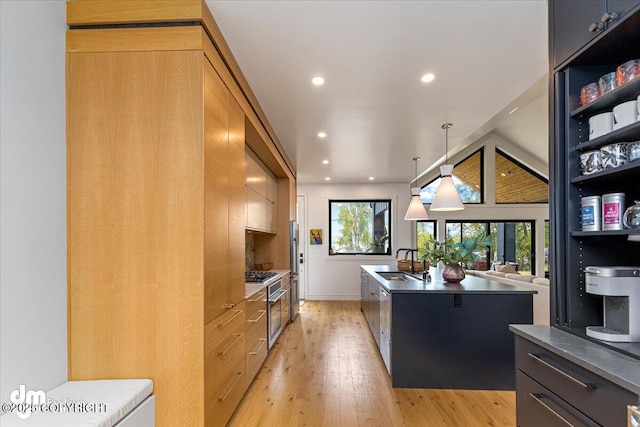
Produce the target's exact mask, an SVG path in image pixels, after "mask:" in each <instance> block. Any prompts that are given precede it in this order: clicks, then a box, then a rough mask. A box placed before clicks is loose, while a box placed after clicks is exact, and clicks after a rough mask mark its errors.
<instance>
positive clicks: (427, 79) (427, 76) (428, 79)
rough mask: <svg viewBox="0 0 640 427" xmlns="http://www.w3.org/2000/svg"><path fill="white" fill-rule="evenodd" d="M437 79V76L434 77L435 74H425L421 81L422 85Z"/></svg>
mask: <svg viewBox="0 0 640 427" xmlns="http://www.w3.org/2000/svg"><path fill="white" fill-rule="evenodd" d="M435 78H436V76H434V75H433V74H431V73H429V74H425V75H424V76H422V77H421V78H420V81H421V82H422V83H429V82H432V81H433V79H435Z"/></svg>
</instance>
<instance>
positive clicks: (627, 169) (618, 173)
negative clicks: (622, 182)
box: [571, 160, 640, 185]
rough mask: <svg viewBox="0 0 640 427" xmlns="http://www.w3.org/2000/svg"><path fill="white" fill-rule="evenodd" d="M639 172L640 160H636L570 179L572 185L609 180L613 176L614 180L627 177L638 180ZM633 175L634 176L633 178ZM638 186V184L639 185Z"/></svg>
mask: <svg viewBox="0 0 640 427" xmlns="http://www.w3.org/2000/svg"><path fill="white" fill-rule="evenodd" d="M638 170H640V160H636V161H634V162H631V163H627V164H626V165H622V166H618V167H617V168H612V169H607V170H603V171H601V172H596V173H592V174H591V175H581V176H576V177H573V178H571V183H572V184H578V183H581V182H588V181H595V180H604V179H609V178H612V177H614V176H615V178H616V179H618V178H619V179H624V177H625V176H627V175H628V177H629V178H634V179H638V176H637V173H638ZM634 175H635V176H634ZM639 185H640V183H639Z"/></svg>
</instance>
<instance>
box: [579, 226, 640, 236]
mask: <svg viewBox="0 0 640 427" xmlns="http://www.w3.org/2000/svg"><path fill="white" fill-rule="evenodd" d="M632 234H633V235H638V236H640V229H633V228H625V229H623V230H601V231H572V232H571V236H572V237H596V236H629V235H632Z"/></svg>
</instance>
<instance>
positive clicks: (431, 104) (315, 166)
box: [207, 0, 548, 183]
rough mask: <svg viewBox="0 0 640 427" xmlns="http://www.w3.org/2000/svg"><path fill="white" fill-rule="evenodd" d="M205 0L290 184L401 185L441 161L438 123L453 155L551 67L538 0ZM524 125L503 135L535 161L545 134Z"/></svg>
mask: <svg viewBox="0 0 640 427" xmlns="http://www.w3.org/2000/svg"><path fill="white" fill-rule="evenodd" d="M207 4H208V5H209V7H210V9H211V11H212V13H213V16H214V18H215V19H216V22H217V23H218V25H219V26H220V28H221V30H222V32H223V34H224V37H225V39H226V40H227V42H228V44H229V46H230V48H231V50H232V52H233V54H234V56H235V58H236V60H237V61H238V63H239V65H240V68H241V69H242V71H243V73H244V75H245V77H246V79H247V81H248V82H249V84H250V85H251V88H252V89H253V91H254V93H255V95H256V97H257V98H258V101H259V102H260V105H261V106H262V108H263V110H264V111H265V113H266V115H267V118H268V120H269V122H270V123H271V125H272V127H273V128H274V129H275V131H276V134H277V136H278V138H279V139H280V142H281V143H282V145H283V146H284V148H285V150H286V151H287V153H288V155H289V157H290V158H291V160H292V161H293V163H294V164H295V165H296V168H297V177H298V183H318V182H325V180H324V178H325V177H326V176H330V177H331V182H332V183H357V182H369V181H368V177H369V176H374V177H375V182H407V183H408V182H409V181H411V180H412V179H413V178H414V164H413V162H412V160H411V158H412V157H413V156H415V155H418V156H420V157H421V158H422V160H421V161H420V162H419V170H420V171H422V170H425V169H428V168H429V167H430V166H431V165H432V164H433V163H434V162H437V161H438V160H439V159H440V158H441V157H442V156H443V155H444V151H445V150H444V145H445V134H444V131H443V130H442V129H441V128H440V126H441V125H442V123H444V122H452V123H453V125H454V126H453V128H452V129H451V130H450V131H449V149H450V151H455V149H456V147H460V146H462V145H468V143H469V138H471V137H473V135H474V134H475V135H477V133H478V130H479V129H481V128H483V126H485V124H486V123H487V122H489V121H490V120H491V119H492V118H493V117H494V116H495V115H496V114H498V113H500V112H501V111H502V110H503V109H504V108H505V107H507V106H509V105H513V104H512V103H513V102H514V100H516V99H517V98H518V97H519V96H520V95H521V94H522V93H523V92H525V91H526V90H527V89H528V88H529V87H531V86H532V85H533V84H534V83H535V82H536V81H538V80H540V79H541V78H542V77H543V76H544V75H545V73H546V72H547V67H548V65H547V2H546V1H545V0H532V1H527V0H508V1H507V0H496V1H483V0H467V1H455V0H447V1H435V0H431V1H326V0H325V1H246V0H245V1H214V0H207ZM428 72H431V73H434V74H435V76H436V78H435V80H434V81H433V82H431V83H421V82H420V77H421V76H422V75H423V74H425V73H428ZM316 75H321V76H323V77H324V78H325V79H326V83H325V85H324V86H322V87H316V86H313V85H312V84H311V78H312V77H313V76H316ZM529 110H531V109H529ZM534 110H535V109H534ZM503 114H504V112H503ZM536 120H537V119H536ZM543 120H545V121H546V120H547V118H546V115H545V116H544V118H543ZM520 122H521V124H523V123H529V124H530V123H531V122H533V120H532V119H529V120H528V121H527V119H526V118H525V119H522V120H521V121H520ZM485 127H486V126H485ZM528 128H529V129H528V130H527V129H524V128H522V129H521V130H519V129H520V128H519V126H511V127H510V128H509V130H507V131H505V132H507V133H509V132H510V133H509V134H507V135H504V134H503V135H502V136H505V137H507V138H508V139H512V138H516V139H517V141H514V142H516V143H518V144H521V145H522V147H523V148H524V149H525V150H527V151H529V152H532V153H533V155H534V156H539V154H538V153H541V152H543V151H544V152H546V145H547V139H546V130H545V134H544V135H543V136H542V139H541V135H540V129H539V126H536V125H531V126H528ZM319 131H325V132H326V133H327V134H328V136H327V138H326V139H319V138H318V137H317V133H318V132H319ZM536 132H537V133H538V134H537V135H532V133H536ZM471 142H473V141H471ZM538 144H544V147H543V149H542V148H540V147H538V148H537V149H536V148H535V147H532V145H538ZM527 147H528V148H527ZM324 159H328V160H329V161H330V164H329V165H323V164H322V160H324Z"/></svg>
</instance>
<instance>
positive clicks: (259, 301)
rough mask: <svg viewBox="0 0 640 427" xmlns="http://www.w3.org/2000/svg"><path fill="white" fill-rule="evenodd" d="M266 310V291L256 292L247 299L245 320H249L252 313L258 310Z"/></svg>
mask: <svg viewBox="0 0 640 427" xmlns="http://www.w3.org/2000/svg"><path fill="white" fill-rule="evenodd" d="M266 309H267V289H266V288H265V289H264V290H262V291H258V292H257V293H256V294H255V295H253V296H252V297H251V298H248V299H247V319H249V318H251V317H252V315H253V313H255V312H256V311H258V310H266Z"/></svg>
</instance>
